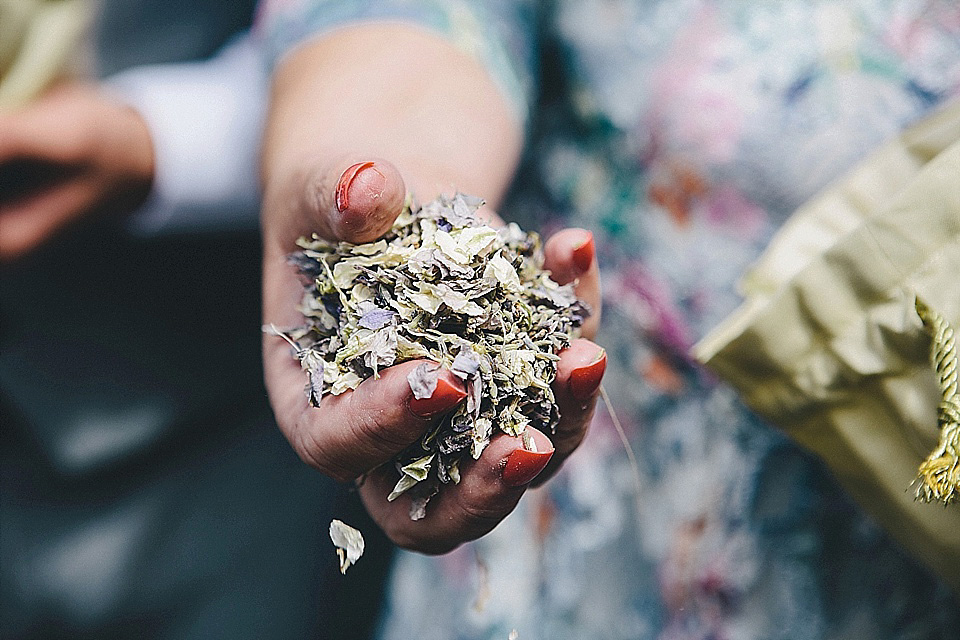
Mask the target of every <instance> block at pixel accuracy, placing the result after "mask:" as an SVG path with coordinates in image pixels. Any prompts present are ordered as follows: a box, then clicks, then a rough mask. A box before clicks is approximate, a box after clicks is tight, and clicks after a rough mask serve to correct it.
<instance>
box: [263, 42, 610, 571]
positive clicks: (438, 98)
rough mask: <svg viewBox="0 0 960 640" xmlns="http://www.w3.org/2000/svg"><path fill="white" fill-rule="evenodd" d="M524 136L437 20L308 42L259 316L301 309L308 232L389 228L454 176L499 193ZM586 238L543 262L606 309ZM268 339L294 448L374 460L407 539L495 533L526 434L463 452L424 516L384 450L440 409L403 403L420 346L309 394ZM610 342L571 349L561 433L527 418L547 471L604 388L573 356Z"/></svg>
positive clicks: (512, 490) (368, 468)
mask: <svg viewBox="0 0 960 640" xmlns="http://www.w3.org/2000/svg"><path fill="white" fill-rule="evenodd" d="M358 52H362V54H361V53H358ZM385 96H388V97H389V98H385ZM521 147H522V130H521V128H520V126H519V124H518V123H517V122H515V121H514V119H513V116H512V115H511V111H510V109H509V106H508V104H507V102H506V100H505V99H504V98H503V97H502V96H501V94H500V93H499V92H498V90H497V88H496V87H495V85H494V84H493V82H492V81H491V79H490V78H489V77H488V76H487V74H486V72H485V70H484V68H483V67H482V66H481V65H480V64H479V63H477V62H476V61H475V60H473V59H472V58H470V57H468V56H466V55H465V54H463V53H461V52H460V51H458V50H456V49H455V48H454V47H452V46H451V45H450V44H449V43H447V42H446V41H445V40H443V39H441V38H440V37H438V36H436V35H434V34H432V33H429V32H426V31H422V30H420V29H418V28H415V27H412V26H402V25H389V24H368V25H362V26H358V27H354V28H349V29H342V30H338V31H336V32H334V33H332V34H330V35H327V36H325V37H322V38H320V39H318V40H315V41H312V42H311V43H309V44H307V45H305V46H302V47H300V48H298V49H297V50H296V51H295V52H293V54H292V55H290V56H288V57H287V58H286V59H285V60H284V61H283V62H282V64H281V65H280V66H279V68H278V70H277V72H276V76H275V81H274V85H273V95H272V101H271V110H270V115H269V121H268V127H267V130H266V135H265V138H264V151H263V164H262V173H263V182H264V193H265V198H264V206H263V215H262V225H263V236H264V274H263V278H264V300H263V304H264V322H265V323H273V324H275V325H277V326H278V327H291V326H297V325H298V324H300V322H301V320H300V317H299V314H298V312H297V311H296V305H297V303H298V301H299V299H300V297H301V295H302V283H301V282H300V280H299V278H298V276H297V274H296V272H295V269H294V268H293V267H292V266H291V265H289V264H288V263H287V255H288V254H289V253H291V252H292V251H294V250H295V248H296V247H295V245H294V242H295V240H296V239H297V238H298V237H299V236H301V235H308V234H310V233H312V232H317V233H320V234H321V235H323V236H325V237H327V238H328V239H335V240H345V241H350V242H366V241H370V240H374V239H376V238H377V237H379V236H380V235H381V234H383V233H384V232H386V231H387V230H388V229H389V227H390V225H391V224H392V222H393V220H394V218H395V217H396V215H397V214H398V213H399V212H400V210H401V207H402V204H403V199H404V196H405V194H406V192H407V190H410V191H411V192H412V193H414V194H415V196H416V197H417V198H418V200H420V201H421V202H425V201H428V200H430V199H432V198H434V197H436V196H437V195H438V194H439V193H442V192H446V193H451V192H453V191H454V190H459V191H462V192H464V193H470V194H476V195H482V196H483V197H484V198H485V199H486V200H487V201H488V202H489V203H490V204H491V205H492V207H496V206H497V204H498V203H499V201H500V199H501V198H502V196H503V193H504V192H505V191H506V188H507V186H508V184H509V181H510V180H511V178H512V175H513V172H514V170H515V168H516V164H517V162H518V159H519V155H520V151H521ZM370 161H372V162H374V165H375V167H376V168H377V171H378V173H377V174H371V173H369V172H364V173H360V174H358V175H357V177H356V178H355V179H354V182H358V181H359V182H360V185H359V187H358V188H356V189H353V188H351V191H350V197H349V198H348V201H349V206H348V207H347V208H346V210H345V211H338V209H337V207H336V201H337V197H336V195H337V184H338V180H339V178H340V176H341V175H342V174H343V173H344V171H345V170H347V169H348V168H349V167H352V166H353V165H355V164H356V163H358V162H370ZM364 176H366V177H367V178H368V179H369V180H370V183H369V184H364V183H363V180H364V179H365V178H364ZM354 186H356V185H354ZM489 215H491V216H493V214H492V213H490V214H489ZM494 218H495V217H494ZM588 239H589V234H587V232H586V231H584V230H581V229H567V230H565V231H563V232H560V233H558V234H557V235H556V236H554V237H553V238H551V239H550V241H549V242H548V243H547V247H546V256H547V267H548V268H549V269H551V270H552V271H553V272H554V274H556V277H557V278H558V279H559V280H560V281H562V282H570V281H576V282H577V283H578V284H577V292H578V295H579V296H580V297H581V299H583V300H585V301H586V302H587V303H589V304H590V305H591V307H592V308H593V309H596V310H599V308H600V294H599V281H598V270H597V265H596V260H595V259H593V260H591V261H590V263H589V266H588V267H587V269H586V271H583V270H582V269H581V268H580V267H579V266H578V264H577V262H580V263H581V264H582V263H583V261H582V259H581V260H579V261H575V260H574V258H573V254H574V251H575V250H576V249H577V248H578V247H580V246H581V245H583V244H584V242H585V241H587V240H588ZM596 322H597V318H593V319H591V321H590V322H589V323H588V325H587V326H586V327H585V335H586V336H592V334H593V331H594V330H595V328H596ZM263 347H264V361H265V377H266V384H267V389H268V391H269V395H270V401H271V404H272V406H273V408H274V412H275V415H276V418H277V421H278V424H279V425H280V428H281V430H282V431H283V433H284V434H285V435H286V437H287V438H288V440H289V441H290V443H291V445H292V446H293V448H294V449H295V450H296V451H297V453H298V454H299V455H300V457H301V458H302V459H303V460H304V461H305V462H307V463H308V464H310V465H312V466H313V467H315V468H317V469H319V470H320V471H321V472H323V473H325V474H328V475H330V476H332V477H334V478H336V479H338V480H340V481H344V482H348V481H354V480H357V479H358V478H360V477H361V476H364V475H365V474H366V475H365V478H364V481H363V482H362V483H360V485H359V486H360V488H359V491H360V495H361V498H362V500H363V502H364V504H365V505H366V508H367V509H368V510H369V512H370V514H371V515H372V516H373V518H374V520H375V521H376V522H377V523H378V524H379V525H380V526H381V527H382V528H383V529H384V531H385V532H386V533H387V535H388V536H389V537H390V538H391V539H392V540H393V541H394V542H395V543H397V544H398V545H400V546H402V547H406V548H409V549H414V550H418V551H422V552H426V553H442V552H446V551H449V550H450V549H453V548H455V547H456V546H457V545H459V544H461V543H463V542H465V541H468V540H472V539H475V538H477V537H479V536H481V535H483V534H485V533H487V532H488V531H490V530H491V529H492V528H493V527H494V526H496V524H497V523H498V522H500V520H502V519H503V518H504V517H505V516H506V515H507V514H508V513H509V512H510V511H511V510H512V509H513V508H514V507H515V506H516V504H517V501H518V500H519V499H520V497H521V495H522V494H523V492H524V490H525V488H526V487H524V486H521V487H511V486H508V485H506V484H505V483H504V482H503V481H502V477H501V470H502V468H503V467H504V464H505V461H506V458H507V457H508V456H509V455H510V453H512V452H513V451H514V450H516V449H517V448H519V447H520V446H522V445H521V443H520V441H519V439H516V438H509V437H506V436H499V437H497V438H494V439H493V441H492V442H491V444H490V445H489V446H488V447H487V449H486V450H485V451H484V453H483V455H482V456H481V458H480V459H479V460H477V461H475V462H470V463H468V464H465V465H464V467H463V468H462V469H461V477H462V480H461V482H460V483H459V484H457V485H451V486H447V487H445V488H444V490H443V491H441V493H440V494H439V495H438V496H436V497H435V498H434V499H433V500H432V501H431V503H430V505H429V506H428V508H427V517H426V518H424V519H423V520H420V521H417V522H414V521H411V520H410V518H409V516H408V510H409V498H407V497H406V496H402V497H401V498H399V499H398V500H396V501H395V502H392V503H391V502H387V501H386V495H387V494H388V493H389V491H390V490H391V489H392V488H393V485H394V483H395V482H396V479H397V478H396V474H395V471H394V470H393V469H392V468H391V466H390V465H385V466H381V465H384V463H387V462H388V461H389V460H390V459H391V458H392V457H393V456H394V455H395V454H396V453H398V452H400V451H401V450H402V449H404V448H405V447H406V446H407V445H408V444H410V443H412V442H414V441H416V440H417V439H418V438H419V437H420V436H421V435H422V434H423V432H424V431H425V430H426V429H427V428H428V427H429V426H430V425H431V424H432V423H433V421H434V420H436V419H437V418H436V417H434V418H432V419H431V418H421V417H418V416H416V415H415V414H413V413H411V412H410V410H409V408H408V406H407V403H408V402H409V400H410V397H411V392H410V389H409V385H408V383H407V380H406V376H407V373H409V372H410V371H411V370H412V369H413V368H415V367H416V366H417V365H418V364H419V363H418V362H407V363H403V364H400V365H396V366H394V367H391V368H389V369H387V370H385V371H383V372H382V376H381V377H380V379H378V380H373V379H370V380H367V381H365V382H363V383H362V384H361V385H360V386H359V387H358V388H357V389H356V390H355V391H353V392H348V393H345V394H343V395H340V396H328V397H326V398H324V399H323V401H322V405H321V406H320V407H311V406H309V404H308V402H307V399H306V397H305V395H304V393H303V384H304V378H303V372H302V371H301V369H300V366H299V363H298V362H297V361H296V360H295V359H294V358H292V357H291V354H290V348H289V345H287V344H286V343H284V342H283V341H282V340H280V339H278V338H276V337H273V336H265V337H264V343H263ZM601 353H602V351H601V349H600V348H599V347H598V346H597V345H595V344H593V343H592V342H590V341H589V340H588V339H579V340H576V341H574V343H573V344H572V345H571V347H570V348H568V349H567V350H565V351H564V352H563V353H562V354H561V361H560V364H559V372H558V377H557V380H556V382H555V384H554V391H555V393H556V396H557V400H558V403H559V404H560V408H561V411H562V414H563V420H562V423H561V424H560V425H559V427H558V429H557V431H556V433H555V435H554V436H553V442H552V443H551V442H550V439H549V438H548V437H547V436H546V435H545V434H543V433H540V432H539V431H535V432H534V434H533V435H534V438H535V440H536V442H537V448H538V449H539V450H541V451H544V450H549V449H550V448H551V447H555V454H554V456H553V459H552V460H551V462H550V465H549V467H548V468H547V470H546V471H545V473H543V474H541V475H540V476H539V477H538V478H537V481H538V482H539V481H542V480H543V479H544V478H545V477H546V476H547V475H549V474H550V473H552V472H553V471H554V470H555V469H556V468H557V467H558V466H559V465H560V464H561V463H562V461H563V459H564V458H565V457H566V456H567V455H569V454H570V453H571V452H572V451H573V449H575V448H576V446H577V444H579V442H580V441H581V440H582V438H583V436H584V434H585V432H586V428H587V424H588V423H589V420H590V417H591V416H592V414H593V410H594V406H595V403H596V395H597V394H596V392H594V393H593V395H592V396H590V397H588V398H586V399H583V398H576V397H574V396H573V394H572V393H571V392H570V388H569V380H570V375H571V372H572V371H573V370H575V369H577V368H579V367H584V366H588V365H590V364H591V363H593V362H595V361H596V360H597V358H598V357H599V355H600V354H601Z"/></svg>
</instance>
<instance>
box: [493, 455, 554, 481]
mask: <svg viewBox="0 0 960 640" xmlns="http://www.w3.org/2000/svg"><path fill="white" fill-rule="evenodd" d="M552 457H553V449H550V451H528V450H527V449H524V448H523V447H520V448H519V449H515V450H514V451H513V452H511V453H510V455H509V456H507V461H506V464H504V466H503V471H502V472H501V477H502V478H503V483H504V484H506V485H509V486H511V487H519V486H521V485H524V484H528V483H529V482H531V481H532V480H533V479H534V478H536V477H537V476H538V475H540V472H541V471H543V469H544V468H545V467H546V466H547V463H548V462H550V458H552Z"/></svg>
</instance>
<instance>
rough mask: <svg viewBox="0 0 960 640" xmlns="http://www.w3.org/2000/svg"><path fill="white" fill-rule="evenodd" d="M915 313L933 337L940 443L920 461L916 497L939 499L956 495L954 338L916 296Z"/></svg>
mask: <svg viewBox="0 0 960 640" xmlns="http://www.w3.org/2000/svg"><path fill="white" fill-rule="evenodd" d="M916 308H917V315H919V316H920V319H921V320H922V321H923V327H924V328H925V329H926V330H927V333H929V334H930V337H931V338H932V339H933V342H932V345H931V348H930V361H931V363H932V364H933V367H934V369H936V372H937V378H938V381H939V383H940V393H941V395H942V400H941V401H940V406H939V407H938V410H937V414H938V415H937V422H938V424H939V426H940V429H941V431H940V443H939V444H938V445H937V448H936V449H934V450H933V452H932V453H931V454H930V455H929V456H928V457H927V459H926V460H924V461H923V462H922V463H921V464H920V468H919V470H918V474H917V496H916V497H917V500H921V501H923V502H934V501H936V502H943V504H944V506H946V505H948V504H950V503H951V502H955V501H957V500H958V498H960V392H958V386H960V385H958V380H957V368H958V367H957V342H956V337H955V335H954V331H953V327H951V326H950V324H949V323H948V322H947V320H946V319H945V318H944V317H943V316H942V315H940V314H939V313H937V312H936V311H934V310H933V309H931V308H930V307H928V306H927V305H926V304H925V303H924V302H922V301H921V300H920V298H917V301H916Z"/></svg>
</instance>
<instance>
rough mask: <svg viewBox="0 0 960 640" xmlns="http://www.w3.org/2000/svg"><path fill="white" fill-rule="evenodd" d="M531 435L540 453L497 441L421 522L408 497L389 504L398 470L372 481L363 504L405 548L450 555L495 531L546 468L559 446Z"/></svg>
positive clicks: (501, 439) (437, 498)
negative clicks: (466, 543) (448, 552)
mask: <svg viewBox="0 0 960 640" xmlns="http://www.w3.org/2000/svg"><path fill="white" fill-rule="evenodd" d="M529 431H530V435H531V437H532V438H533V442H534V443H535V446H536V449H537V451H536V452H533V451H527V450H525V449H524V447H523V443H522V441H521V439H520V438H513V437H510V436H506V435H502V436H499V437H497V438H494V439H493V440H492V441H491V442H490V444H489V445H488V446H487V448H486V449H484V451H483V454H482V455H481V456H480V458H479V459H478V460H471V461H470V462H468V463H466V464H464V465H463V466H462V467H461V470H460V482H459V483H457V484H448V485H444V486H443V487H442V488H441V489H440V492H439V493H438V494H437V495H436V496H434V497H433V498H432V499H431V500H430V503H429V504H428V505H427V508H426V516H425V517H424V518H423V519H421V520H416V521H414V520H411V519H410V513H409V512H410V503H411V500H412V498H411V497H410V496H408V495H406V494H404V495H402V496H400V497H399V498H398V499H397V500H396V501H394V502H387V499H386V496H387V495H388V494H389V493H390V491H391V490H392V489H393V486H394V484H395V483H396V481H397V473H396V471H395V470H394V469H393V468H386V467H385V468H382V469H378V470H377V472H376V473H374V474H372V475H371V476H370V477H368V478H367V479H366V481H365V482H364V484H363V485H362V486H361V488H360V495H361V498H362V499H363V502H364V505H365V506H366V508H367V510H368V511H369V512H370V514H371V515H372V516H373V518H374V520H376V521H377V523H378V524H379V525H380V526H381V528H383V530H384V531H385V532H386V534H387V535H388V536H389V537H390V539H391V540H393V541H394V542H395V543H396V544H398V545H399V546H401V547H404V548H406V549H412V550H414V551H420V552H422V553H446V552H447V551H450V550H451V549H453V548H455V547H457V546H459V545H460V544H462V543H464V542H466V541H468V540H474V539H476V538H479V537H480V536H482V535H484V534H486V533H488V532H489V531H490V530H491V529H493V528H494V527H495V526H496V525H497V524H498V523H499V522H500V521H501V520H503V518H505V517H506V516H507V514H509V513H510V512H511V511H512V510H513V509H514V507H516V505H517V502H518V501H519V500H520V497H521V496H522V495H523V492H524V490H525V489H526V487H527V485H528V484H529V482H530V481H531V480H532V479H533V478H534V477H536V476H537V474H538V473H540V472H541V471H542V470H543V469H544V468H545V467H546V465H547V463H548V462H549V461H550V459H551V456H552V455H553V445H552V444H551V442H550V439H549V438H548V437H547V436H546V435H545V434H543V433H542V432H540V431H537V430H536V429H532V428H531V429H530V430H529Z"/></svg>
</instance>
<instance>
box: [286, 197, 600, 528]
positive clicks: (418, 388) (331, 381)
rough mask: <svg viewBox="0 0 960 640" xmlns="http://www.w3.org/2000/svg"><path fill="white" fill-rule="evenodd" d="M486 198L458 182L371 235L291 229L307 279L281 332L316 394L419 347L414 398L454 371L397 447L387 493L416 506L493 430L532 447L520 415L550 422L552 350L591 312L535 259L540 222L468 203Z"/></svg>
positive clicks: (343, 387)
mask: <svg viewBox="0 0 960 640" xmlns="http://www.w3.org/2000/svg"><path fill="white" fill-rule="evenodd" d="M482 204H483V201H482V200H480V199H477V198H472V197H469V196H464V195H462V194H458V195H456V196H453V197H441V198H440V199H438V200H435V201H433V202H430V203H428V204H426V205H424V206H422V207H419V208H417V207H413V206H412V205H411V204H410V201H409V200H408V203H407V206H406V207H405V208H404V211H403V212H402V213H401V214H400V216H399V217H398V218H397V220H396V222H395V223H394V225H393V228H392V229H391V230H390V231H389V232H388V233H387V234H386V235H385V236H383V237H382V238H381V239H380V240H377V241H376V242H370V243H366V244H356V245H355V244H350V243H345V242H339V243H337V242H329V241H327V240H324V239H322V238H319V237H317V236H314V237H312V238H309V239H308V238H301V239H300V241H299V243H298V244H299V246H300V247H301V249H302V250H301V251H299V252H297V253H296V254H294V255H293V256H292V258H291V259H292V260H293V261H294V263H295V264H296V265H297V266H298V268H299V270H300V272H301V273H302V274H304V275H305V276H306V277H307V281H308V284H307V286H306V289H305V292H304V297H303V300H302V303H301V308H300V310H301V312H302V313H303V315H304V318H305V320H306V322H305V325H304V326H303V327H300V328H298V329H294V330H291V331H287V332H283V334H282V335H284V336H285V337H286V338H287V339H288V340H289V341H290V342H291V343H292V344H293V345H294V346H295V348H296V356H297V357H298V358H299V360H300V364H301V366H302V367H303V369H304V371H306V373H307V378H308V382H307V385H306V392H307V395H308V396H309V399H310V402H311V403H312V404H313V405H315V406H318V405H319V404H320V402H321V400H322V399H323V397H324V396H325V395H327V394H335V395H336V394H340V393H344V392H346V391H349V390H351V389H355V388H356V387H357V386H358V385H359V384H360V383H361V382H362V381H363V380H365V379H367V378H370V377H374V378H375V377H377V376H378V373H379V371H380V370H381V369H383V368H385V367H389V366H391V365H394V364H398V363H401V362H405V361H408V360H414V359H424V360H425V361H426V362H424V363H423V364H421V365H420V366H419V367H417V368H416V369H415V370H414V372H413V373H411V374H410V376H408V381H409V384H410V388H411V390H412V392H413V394H414V396H415V397H417V398H423V397H429V396H430V395H431V394H432V393H433V391H434V389H435V388H436V385H437V380H438V377H439V375H440V372H441V367H444V368H446V369H449V370H450V371H451V372H453V373H454V374H455V375H456V376H458V377H459V378H460V379H461V380H463V381H464V384H465V387H466V390H467V397H466V400H465V402H463V403H462V404H460V405H459V406H458V407H457V409H455V410H454V411H452V412H451V413H449V414H447V415H445V416H444V417H443V418H442V419H440V420H439V422H438V423H437V424H436V425H435V427H434V428H432V429H430V430H429V431H428V432H427V433H425V434H424V436H423V437H422V438H421V439H420V440H419V441H417V442H415V443H414V444H413V445H411V446H409V447H408V448H407V449H406V450H405V451H403V452H402V453H401V454H399V455H398V456H397V457H396V459H395V460H394V463H395V465H396V468H397V472H398V476H399V477H398V480H397V484H396V487H395V488H394V490H393V492H392V493H391V494H390V496H389V497H388V500H395V499H396V498H397V497H398V496H400V495H402V494H404V493H405V492H408V491H409V492H410V494H411V495H412V496H413V502H412V505H411V509H410V517H411V518H413V519H415V520H417V519H420V518H422V517H424V515H425V508H426V505H427V502H428V501H429V500H430V498H431V497H432V496H433V495H435V494H436V493H437V491H439V490H440V488H441V487H442V485H444V484H447V483H451V482H452V483H456V482H458V481H459V478H460V472H459V466H460V464H461V461H462V460H463V459H464V458H465V456H471V457H472V458H474V459H476V458H479V457H480V454H481V453H482V452H483V450H484V448H485V447H486V446H487V444H488V443H489V442H490V438H491V437H492V436H493V435H494V434H496V433H497V432H503V433H506V434H509V435H511V436H519V437H522V438H524V442H525V443H526V445H527V446H528V448H529V447H530V445H531V438H530V436H529V434H528V433H527V426H528V425H535V426H536V427H537V428H539V429H546V430H547V431H552V430H553V428H554V427H555V426H556V424H557V422H558V421H559V418H560V414H559V411H558V408H557V405H556V402H555V400H554V396H553V391H552V390H551V388H550V384H551V383H552V382H553V380H554V378H555V377H556V372H557V361H558V360H559V355H558V353H559V352H560V351H561V350H562V349H564V348H566V347H567V346H569V344H570V339H571V338H572V337H575V335H576V334H577V332H578V329H579V327H580V325H581V324H582V323H583V320H584V318H585V317H587V315H588V314H589V312H588V310H587V308H586V307H585V305H584V304H583V303H581V302H580V301H578V300H577V298H576V296H575V295H574V292H573V288H572V287H571V286H570V285H563V286H561V285H559V284H557V283H556V282H554V281H553V280H552V279H551V278H550V275H549V273H548V272H546V271H544V270H543V252H542V247H541V242H540V238H539V236H538V235H536V234H534V233H525V232H523V231H522V230H521V229H520V228H519V227H518V226H517V225H515V224H510V225H507V226H505V227H503V228H500V229H494V228H493V227H490V226H487V225H486V224H484V223H483V222H482V221H481V220H480V219H479V218H478V217H477V210H478V209H479V208H480V206H481V205H482Z"/></svg>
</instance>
